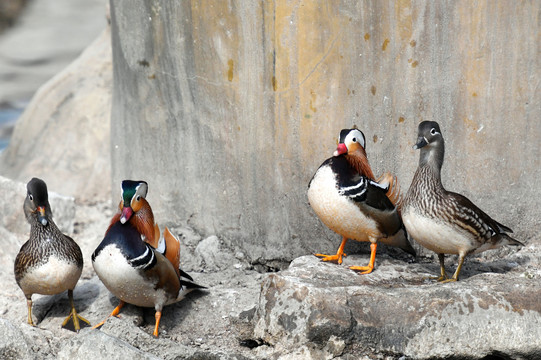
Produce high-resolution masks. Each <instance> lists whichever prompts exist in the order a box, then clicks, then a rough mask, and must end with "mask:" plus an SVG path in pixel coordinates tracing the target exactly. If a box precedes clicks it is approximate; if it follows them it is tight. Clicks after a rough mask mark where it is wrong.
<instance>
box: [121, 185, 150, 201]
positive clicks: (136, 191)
mask: <svg viewBox="0 0 541 360" xmlns="http://www.w3.org/2000/svg"><path fill="white" fill-rule="evenodd" d="M121 188H122V200H123V201H124V206H130V203H131V200H132V199H133V197H134V196H135V195H141V197H143V198H144V197H146V196H147V191H148V184H147V183H146V181H134V180H123V181H122V185H121Z"/></svg>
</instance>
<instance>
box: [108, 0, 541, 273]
mask: <svg viewBox="0 0 541 360" xmlns="http://www.w3.org/2000/svg"><path fill="white" fill-rule="evenodd" d="M540 6H541V4H540V3H539V2H536V1H522V2H505V1H497V2H496V3H494V2H490V1H481V2H475V3H473V2H470V1H451V2H434V1H420V2H411V1H398V2H397V1H363V2H359V1H343V2H327V1H314V2H303V1H299V2H289V1H269V2H253V1H248V2H245V1H232V2H208V3H200V2H199V1H192V2H189V1H182V2H171V1H154V2H146V1H142V0H139V1H131V0H130V1H114V2H111V14H112V42H113V58H114V74H115V89H114V100H113V112H112V113H113V115H112V117H113V122H112V129H111V131H112V136H111V139H112V151H113V157H112V159H113V183H115V184H116V183H118V182H119V181H120V180H121V179H124V178H145V179H147V180H148V181H149V185H150V188H151V192H150V194H149V198H150V199H151V201H152V203H153V204H156V205H158V206H156V209H157V211H156V212H157V217H158V218H159V219H162V220H163V221H170V222H172V223H174V224H181V223H183V224H189V225H190V226H191V227H194V228H196V229H197V230H198V231H199V232H201V233H203V234H209V235H211V234H219V235H220V236H222V237H223V238H224V241H226V243H227V244H228V245H229V246H230V247H231V248H234V249H237V250H239V251H242V252H243V253H245V254H246V256H248V257H249V258H250V259H252V261H254V262H262V263H264V262H265V261H267V260H275V259H278V260H280V259H282V260H286V261H287V260H291V259H293V258H295V257H297V256H300V255H304V254H307V253H311V252H315V251H324V252H326V251H335V250H336V248H337V246H338V242H339V239H338V237H337V236H336V235H334V234H332V233H330V232H328V231H327V230H325V229H324V227H323V226H322V225H321V224H320V223H319V221H318V220H317V219H316V217H315V216H314V214H313V212H312V211H311V209H310V208H309V206H308V203H307V200H306V187H307V184H308V182H309V180H310V178H311V176H312V175H313V173H314V172H315V170H316V169H317V167H318V166H319V165H320V164H321V162H323V160H325V158H327V157H329V156H331V154H332V151H333V149H334V147H335V139H336V137H337V135H338V132H339V130H340V129H341V128H343V127H346V126H347V127H349V126H351V125H352V124H357V125H358V126H359V127H360V128H361V129H362V130H363V131H364V132H365V135H366V137H367V139H368V145H367V151H368V156H369V159H370V160H371V164H372V166H373V168H374V170H375V173H376V174H380V173H382V172H383V171H392V172H394V173H396V174H397V175H398V177H399V179H400V181H401V184H402V188H403V190H404V191H406V190H407V188H408V186H409V183H410V181H411V178H412V176H413V173H414V172H415V169H416V166H417V162H418V156H419V154H418V153H416V152H415V151H413V150H412V149H411V146H412V145H413V143H414V141H415V139H416V128H417V124H418V123H419V122H420V121H421V120H437V121H439V122H440V124H441V126H442V129H443V133H444V136H445V139H446V144H447V158H446V162H445V164H444V169H443V177H444V184H445V185H446V186H447V187H448V188H449V189H451V190H454V191H458V192H461V193H464V194H465V195H467V196H469V197H470V198H471V199H472V200H473V201H474V202H475V203H476V204H478V205H479V206H480V207H481V208H483V209H485V210H486V211H487V212H488V213H490V214H491V215H492V216H494V217H495V218H496V219H498V220H499V221H500V222H502V223H504V224H506V225H508V226H510V227H511V228H513V229H515V231H516V236H517V238H518V239H520V240H522V241H526V242H527V241H528V239H529V238H531V237H532V236H533V235H534V234H535V233H537V230H535V229H536V228H537V227H538V225H539V219H538V218H537V214H535V211H534V210H533V209H538V208H539V206H540V205H541V200H540V199H541V196H540V195H541V191H540V190H541V188H540V186H539V182H538V181H537V179H538V178H539V177H540V176H541V166H540V165H541V163H540V161H541V160H540V159H541V150H540V147H539V146H538V143H539V141H538V139H539V138H540V136H541V123H540V122H539V121H538V119H539V118H541V92H540V91H539V79H540V78H541V63H540V61H541V57H540V56H539V51H540V42H539V41H538V40H539V38H540V33H541V23H540V21H539V13H540V11H541V8H540ZM525 149H528V150H527V151H526V150H525ZM148 174H152V176H149V175H148ZM488 189H490V190H488ZM113 196H115V197H116V196H117V193H116V190H114V191H113Z"/></svg>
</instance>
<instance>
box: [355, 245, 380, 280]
mask: <svg viewBox="0 0 541 360" xmlns="http://www.w3.org/2000/svg"><path fill="white" fill-rule="evenodd" d="M377 248H378V244H377V243H370V262H369V263H368V266H350V267H349V268H350V269H351V270H355V271H361V272H360V274H361V275H364V274H370V273H371V272H372V270H374V263H375V262H376V249H377Z"/></svg>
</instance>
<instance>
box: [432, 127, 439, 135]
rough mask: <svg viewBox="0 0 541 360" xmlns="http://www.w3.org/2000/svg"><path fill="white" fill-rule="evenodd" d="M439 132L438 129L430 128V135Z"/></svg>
mask: <svg viewBox="0 0 541 360" xmlns="http://www.w3.org/2000/svg"><path fill="white" fill-rule="evenodd" d="M437 133H438V132H437V131H436V129H434V128H432V129H430V135H436V134H437Z"/></svg>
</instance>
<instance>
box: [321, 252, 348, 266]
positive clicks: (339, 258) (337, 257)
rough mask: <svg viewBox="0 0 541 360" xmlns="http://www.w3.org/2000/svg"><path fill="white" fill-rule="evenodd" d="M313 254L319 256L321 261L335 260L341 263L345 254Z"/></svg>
mask: <svg viewBox="0 0 541 360" xmlns="http://www.w3.org/2000/svg"><path fill="white" fill-rule="evenodd" d="M314 255H315V256H317V257H319V258H321V261H330V262H337V263H338V264H342V257H345V256H347V255H346V254H345V253H341V254H336V255H325V254H314Z"/></svg>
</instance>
